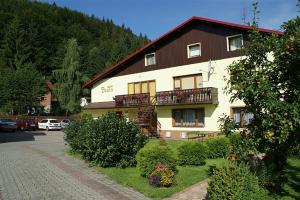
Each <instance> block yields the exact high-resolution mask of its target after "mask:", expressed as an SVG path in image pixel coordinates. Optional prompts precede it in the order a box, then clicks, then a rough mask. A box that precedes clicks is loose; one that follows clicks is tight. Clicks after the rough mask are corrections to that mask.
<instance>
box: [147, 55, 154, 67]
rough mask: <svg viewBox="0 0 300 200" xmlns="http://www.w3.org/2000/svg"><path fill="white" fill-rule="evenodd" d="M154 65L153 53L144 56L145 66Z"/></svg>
mask: <svg viewBox="0 0 300 200" xmlns="http://www.w3.org/2000/svg"><path fill="white" fill-rule="evenodd" d="M155 64H156V58H155V53H149V54H146V55H145V66H148V65H155Z"/></svg>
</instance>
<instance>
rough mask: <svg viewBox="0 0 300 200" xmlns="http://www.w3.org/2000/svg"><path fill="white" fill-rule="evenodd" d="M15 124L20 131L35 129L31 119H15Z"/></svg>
mask: <svg viewBox="0 0 300 200" xmlns="http://www.w3.org/2000/svg"><path fill="white" fill-rule="evenodd" d="M17 126H18V128H19V129H20V130H21V131H24V130H33V131H35V130H36V124H35V121H34V120H33V119H22V120H18V121H17Z"/></svg>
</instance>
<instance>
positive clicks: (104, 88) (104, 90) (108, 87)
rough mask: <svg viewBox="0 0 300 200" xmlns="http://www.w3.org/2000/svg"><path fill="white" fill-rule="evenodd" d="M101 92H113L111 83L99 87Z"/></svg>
mask: <svg viewBox="0 0 300 200" xmlns="http://www.w3.org/2000/svg"><path fill="white" fill-rule="evenodd" d="M101 91H102V93H107V92H113V91H114V88H113V86H112V85H108V86H106V87H101Z"/></svg>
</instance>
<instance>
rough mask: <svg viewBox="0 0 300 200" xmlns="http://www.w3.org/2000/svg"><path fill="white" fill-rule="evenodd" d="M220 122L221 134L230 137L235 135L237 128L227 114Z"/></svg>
mask: <svg viewBox="0 0 300 200" xmlns="http://www.w3.org/2000/svg"><path fill="white" fill-rule="evenodd" d="M218 122H219V123H220V125H219V128H220V132H221V134H223V135H226V136H229V135H231V134H233V133H234V131H235V129H236V128H237V126H236V125H235V124H234V121H233V120H232V119H231V118H230V117H229V116H227V115H226V114H223V115H222V116H221V117H220V118H219V120H218Z"/></svg>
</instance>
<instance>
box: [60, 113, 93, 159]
mask: <svg viewBox="0 0 300 200" xmlns="http://www.w3.org/2000/svg"><path fill="white" fill-rule="evenodd" d="M91 123H93V118H92V116H90V115H83V116H81V117H80V118H78V119H77V120H76V121H74V122H72V123H71V124H70V125H69V126H68V127H67V128H66V129H65V131H64V132H65V135H64V139H65V141H66V142H67V143H68V144H69V146H70V147H71V151H73V152H77V153H80V154H83V153H84V152H85V151H87V150H88V147H87V146H86V144H85V142H86V137H87V135H88V134H87V133H82V132H83V130H84V129H86V127H88V126H90V124H91Z"/></svg>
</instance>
